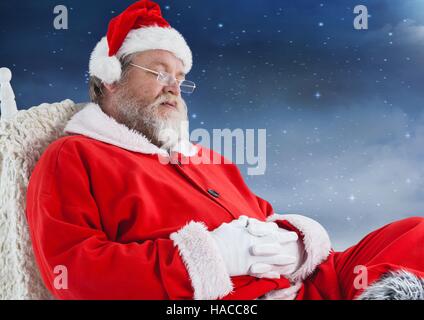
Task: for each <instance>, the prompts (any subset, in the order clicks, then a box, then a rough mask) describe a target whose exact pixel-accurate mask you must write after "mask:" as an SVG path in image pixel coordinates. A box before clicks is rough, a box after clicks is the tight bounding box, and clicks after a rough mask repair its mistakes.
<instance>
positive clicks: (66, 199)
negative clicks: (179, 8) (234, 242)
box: [26, 140, 232, 299]
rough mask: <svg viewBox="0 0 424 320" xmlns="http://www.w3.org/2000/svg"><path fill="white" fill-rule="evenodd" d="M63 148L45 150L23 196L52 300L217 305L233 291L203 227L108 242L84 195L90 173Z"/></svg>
mask: <svg viewBox="0 0 424 320" xmlns="http://www.w3.org/2000/svg"><path fill="white" fill-rule="evenodd" d="M67 142H68V141H66V140H65V142H63V140H62V141H61V142H60V143H59V142H58V141H57V142H56V143H54V144H53V145H51V146H50V147H49V148H48V149H47V150H46V152H45V153H44V154H43V157H42V158H41V159H40V161H39V162H38V164H37V166H36V168H35V170H34V171H33V174H32V176H31V179H30V183H29V187H28V193H27V211H26V213H27V219H28V224H29V228H30V232H31V239H32V243H33V248H34V253H35V257H36V261H37V264H38V266H39V269H40V272H41V275H42V277H43V280H44V282H45V285H46V286H47V288H48V289H49V290H50V291H51V292H52V293H53V294H54V296H55V297H57V298H60V299H192V298H194V299H217V298H221V297H223V296H225V295H227V294H228V293H230V292H231V291H232V283H231V279H230V277H229V275H228V273H227V272H226V269H225V265H224V262H223V261H222V258H221V256H220V255H219V251H218V249H217V248H216V247H215V243H214V242H213V240H212V238H210V235H209V232H208V231H207V228H206V226H205V225H203V224H202V223H199V222H190V223H189V224H187V225H186V226H185V227H183V228H182V229H181V230H179V231H178V232H176V233H174V234H172V235H171V238H172V239H173V240H171V239H156V240H154V241H153V240H152V241H145V242H143V243H135V242H134V243H128V244H122V243H117V242H112V241H109V240H108V239H107V237H106V235H105V233H104V232H103V231H102V217H101V216H100V215H99V212H98V209H97V206H96V202H95V200H94V199H93V197H92V195H91V192H90V181H89V176H88V174H87V172H88V170H89V168H87V164H86V163H85V161H84V159H83V158H82V157H81V156H80V154H79V153H78V150H77V148H76V147H75V146H74V145H73V144H72V143H71V142H69V143H67ZM64 270H66V274H65V273H64V272H63V271H64ZM212 274H213V275H214V276H211V275H212ZM65 276H66V282H64V279H65V278H64V277H65Z"/></svg>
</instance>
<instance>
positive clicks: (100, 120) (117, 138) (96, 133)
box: [64, 103, 198, 157]
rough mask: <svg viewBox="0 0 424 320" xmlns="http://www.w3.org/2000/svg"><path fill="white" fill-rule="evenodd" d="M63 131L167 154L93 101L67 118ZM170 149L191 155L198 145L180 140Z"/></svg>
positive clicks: (130, 148)
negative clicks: (69, 118)
mask: <svg viewBox="0 0 424 320" xmlns="http://www.w3.org/2000/svg"><path fill="white" fill-rule="evenodd" d="M64 131H65V132H66V133H77V134H82V135H84V136H87V137H90V138H93V139H96V140H99V141H103V142H106V143H109V144H112V145H115V146H118V147H120V148H123V149H126V150H130V151H135V152H140V153H147V154H160V155H163V156H165V157H166V156H169V154H168V152H167V151H166V150H164V149H161V148H159V147H157V146H156V145H154V144H153V143H151V142H150V141H149V140H148V139H147V137H146V136H145V135H143V134H141V133H139V132H138V131H135V130H132V129H130V128H128V127H127V126H125V125H123V124H121V123H118V122H117V121H116V120H115V119H114V118H112V117H110V116H109V115H107V114H106V113H104V112H103V110H102V109H101V108H100V106H99V105H97V104H95V103H88V104H87V105H86V106H85V107H84V108H83V109H82V110H81V111H79V112H77V113H76V114H75V115H74V116H73V117H72V118H71V120H69V122H68V123H67V125H66V127H65V129H64ZM171 151H174V152H180V153H182V154H183V155H184V156H186V157H191V156H194V155H196V154H197V152H198V147H196V146H195V145H193V144H192V143H191V142H190V141H180V142H179V143H177V144H176V145H175V146H174V147H173V148H172V149H171Z"/></svg>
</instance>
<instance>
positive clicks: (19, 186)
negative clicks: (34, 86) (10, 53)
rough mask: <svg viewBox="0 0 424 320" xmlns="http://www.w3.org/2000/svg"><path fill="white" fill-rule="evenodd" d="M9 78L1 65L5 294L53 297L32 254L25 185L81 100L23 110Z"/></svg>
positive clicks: (0, 264) (1, 285)
mask: <svg viewBox="0 0 424 320" xmlns="http://www.w3.org/2000/svg"><path fill="white" fill-rule="evenodd" d="M10 78H11V74H10V71H9V70H8V69H6V68H2V69H0V85H1V87H0V90H1V91H0V99H1V111H2V114H1V120H0V299H2V300H3V299H51V298H52V296H51V294H50V293H49V291H48V290H47V289H46V288H45V286H44V284H43V282H42V280H41V277H40V275H39V272H38V268H37V265H36V264H35V259H34V256H33V251H32V245H31V239H30V236H29V230H28V226H27V223H26V216H25V206H26V190H27V185H28V181H29V177H30V175H31V172H32V170H33V168H34V166H35V164H36V163H37V161H38V159H39V158H40V156H41V154H42V153H43V151H44V150H45V149H46V148H47V146H48V145H49V144H50V143H51V142H53V141H54V140H56V139H58V138H60V137H61V136H63V135H64V133H63V128H64V127H65V124H66V123H67V121H68V120H69V119H70V118H71V117H72V115H74V114H75V113H76V112H77V111H79V110H80V109H81V108H82V105H78V104H75V103H74V102H72V101H71V100H64V101H62V102H58V103H52V104H48V103H43V104H41V105H39V106H36V107H32V108H30V109H28V110H20V111H18V110H17V108H16V104H15V101H14V95H13V91H12V89H11V87H10V84H9V82H10Z"/></svg>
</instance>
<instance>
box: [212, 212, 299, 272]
mask: <svg viewBox="0 0 424 320" xmlns="http://www.w3.org/2000/svg"><path fill="white" fill-rule="evenodd" d="M211 235H212V237H213V239H214V240H215V242H216V244H217V246H218V249H219V251H220V253H221V256H222V258H223V260H224V263H225V265H226V268H227V271H228V273H229V275H230V276H240V275H251V276H254V277H257V278H280V276H287V275H290V274H291V273H293V272H295V271H296V270H297V269H298V268H299V266H300V265H301V263H302V260H303V254H304V252H303V251H304V250H303V246H302V244H301V243H300V242H301V240H299V239H298V235H297V233H296V232H292V231H288V230H285V229H282V228H279V226H278V225H277V224H276V223H275V222H263V221H259V220H257V219H254V218H248V217H247V216H240V217H239V218H238V219H236V220H233V221H231V222H230V223H223V224H221V225H220V226H219V227H218V228H216V229H215V230H213V231H211Z"/></svg>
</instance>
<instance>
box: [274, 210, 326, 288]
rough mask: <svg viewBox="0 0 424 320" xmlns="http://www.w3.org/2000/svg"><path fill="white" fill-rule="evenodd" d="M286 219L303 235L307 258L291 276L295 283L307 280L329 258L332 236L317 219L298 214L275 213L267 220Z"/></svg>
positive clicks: (290, 278) (289, 277)
mask: <svg viewBox="0 0 424 320" xmlns="http://www.w3.org/2000/svg"><path fill="white" fill-rule="evenodd" d="M278 220H286V221H287V222H289V223H290V224H291V225H293V226H294V227H295V228H297V229H298V230H299V231H300V232H301V233H302V235H303V244H304V246H305V251H306V258H305V260H304V262H303V264H302V265H301V266H300V268H299V269H298V270H297V271H295V272H294V273H293V274H291V275H290V276H287V278H288V279H289V280H291V281H292V282H294V283H297V282H299V281H303V280H305V279H306V278H307V277H308V276H309V275H311V274H312V273H313V272H314V270H315V268H316V267H317V266H318V265H319V264H320V263H322V262H323V261H324V260H325V259H327V257H328V255H329V254H330V250H331V242H330V238H329V236H328V234H327V231H325V229H324V227H323V226H322V225H320V224H319V223H318V222H316V221H315V220H313V219H311V218H308V217H305V216H301V215H297V214H273V215H272V216H270V217H268V219H267V221H278Z"/></svg>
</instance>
